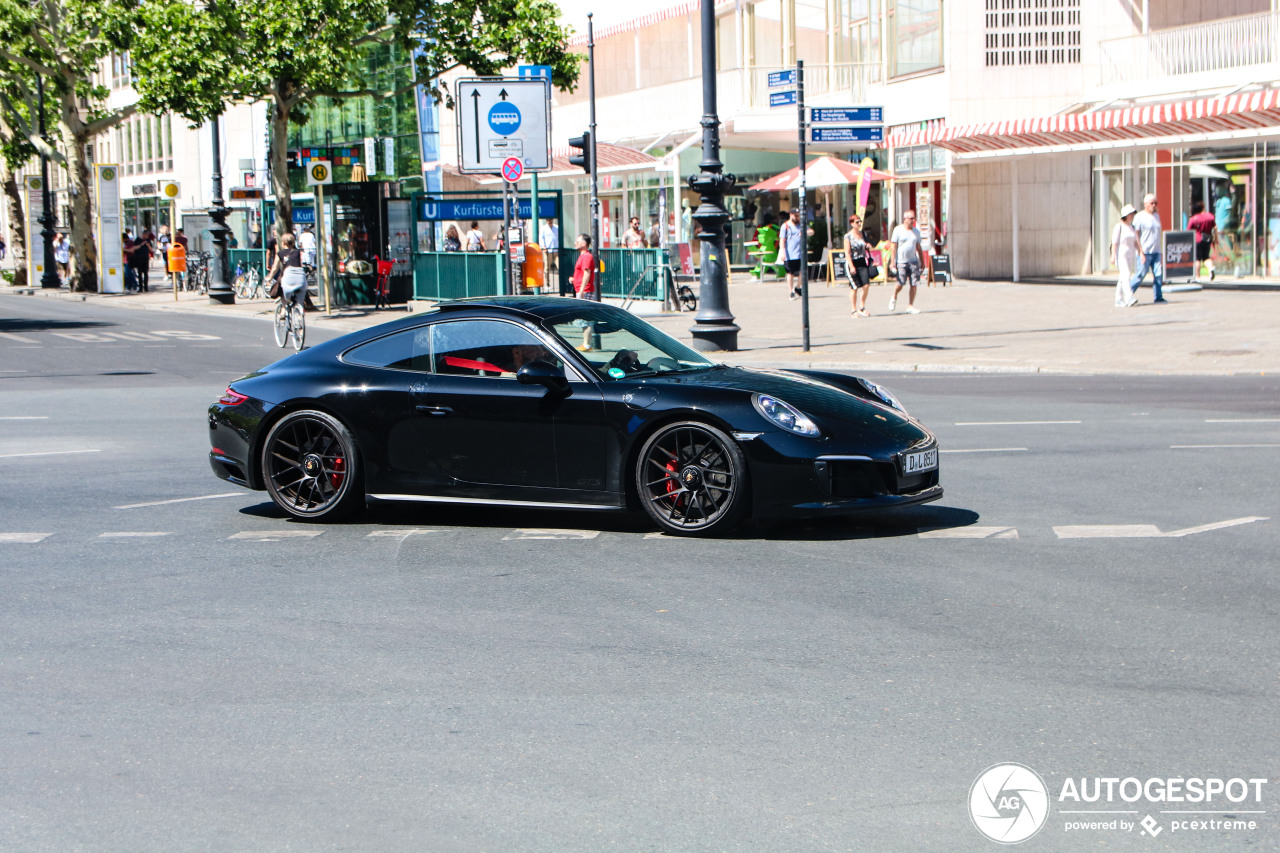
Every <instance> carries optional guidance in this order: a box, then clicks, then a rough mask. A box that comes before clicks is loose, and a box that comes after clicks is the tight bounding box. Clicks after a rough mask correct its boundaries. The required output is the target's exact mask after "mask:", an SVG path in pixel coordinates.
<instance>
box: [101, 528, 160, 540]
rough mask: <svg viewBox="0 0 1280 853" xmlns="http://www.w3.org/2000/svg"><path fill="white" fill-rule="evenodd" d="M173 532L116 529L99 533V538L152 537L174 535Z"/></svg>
mask: <svg viewBox="0 0 1280 853" xmlns="http://www.w3.org/2000/svg"><path fill="white" fill-rule="evenodd" d="M172 535H173V534H172V533H158V532H153V531H147V530H114V531H111V532H109V533H99V534H98V538H99V539H152V538H157V537H160V536H172Z"/></svg>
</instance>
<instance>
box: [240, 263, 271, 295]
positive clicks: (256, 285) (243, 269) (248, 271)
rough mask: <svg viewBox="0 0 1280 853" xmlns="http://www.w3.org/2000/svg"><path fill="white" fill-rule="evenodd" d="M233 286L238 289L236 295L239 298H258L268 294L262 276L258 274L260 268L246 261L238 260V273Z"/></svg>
mask: <svg viewBox="0 0 1280 853" xmlns="http://www.w3.org/2000/svg"><path fill="white" fill-rule="evenodd" d="M233 286H234V287H235V290H236V297H237V298H239V299H258V298H259V297H262V296H265V295H266V293H265V291H263V289H262V277H261V276H260V275H259V274H258V268H257V267H256V266H253V265H246V264H245V262H244V261H236V275H235V279H234V282H233Z"/></svg>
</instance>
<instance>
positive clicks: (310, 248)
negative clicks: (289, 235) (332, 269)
mask: <svg viewBox="0 0 1280 853" xmlns="http://www.w3.org/2000/svg"><path fill="white" fill-rule="evenodd" d="M298 248H299V249H301V250H302V262H303V263H304V264H306V265H307V266H309V267H314V266H315V265H316V232H314V231H312V230H311V226H310V225H306V226H303V228H302V233H301V234H299V235H298Z"/></svg>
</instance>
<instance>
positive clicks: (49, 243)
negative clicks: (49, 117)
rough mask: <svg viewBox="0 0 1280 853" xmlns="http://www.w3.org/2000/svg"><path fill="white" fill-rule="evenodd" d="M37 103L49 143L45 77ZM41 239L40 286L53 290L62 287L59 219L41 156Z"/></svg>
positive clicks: (39, 79)
mask: <svg viewBox="0 0 1280 853" xmlns="http://www.w3.org/2000/svg"><path fill="white" fill-rule="evenodd" d="M36 101H37V106H38V107H39V110H40V115H39V117H38V122H39V131H40V141H42V142H45V143H47V142H48V140H47V139H45V136H44V75H43V74H37V75H36ZM40 205H41V206H42V207H43V208H44V210H42V211H40V225H41V228H40V237H41V238H42V239H43V241H44V274H43V275H41V276H40V286H41V287H42V288H47V289H51V290H56V289H57V288H59V287H62V280H61V279H59V278H58V268H57V266H56V265H55V263H54V260H53V226H54V223H56V222H57V221H58V220H57V217H56V216H55V215H54V212H53V193H51V192H49V158H48V157H46V156H45V155H44V154H41V155H40Z"/></svg>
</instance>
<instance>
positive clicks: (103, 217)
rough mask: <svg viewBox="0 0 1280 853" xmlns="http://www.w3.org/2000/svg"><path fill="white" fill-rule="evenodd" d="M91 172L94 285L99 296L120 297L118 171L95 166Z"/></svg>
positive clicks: (121, 263) (121, 258) (105, 165)
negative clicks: (94, 217)
mask: <svg viewBox="0 0 1280 853" xmlns="http://www.w3.org/2000/svg"><path fill="white" fill-rule="evenodd" d="M93 171H94V188H95V194H96V195H97V207H98V281H99V283H100V287H101V288H102V292H103V293H124V256H123V253H124V246H122V245H121V244H120V234H121V232H122V231H123V230H124V229H123V228H122V227H121V223H120V169H119V168H118V167H117V166H116V165H114V164H110V163H98V164H95V165H94V167H93Z"/></svg>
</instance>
